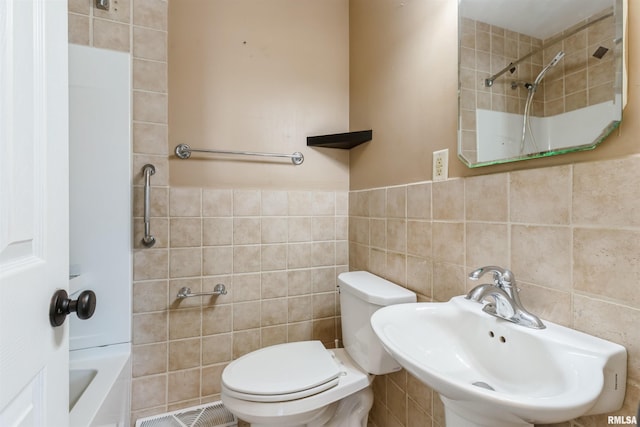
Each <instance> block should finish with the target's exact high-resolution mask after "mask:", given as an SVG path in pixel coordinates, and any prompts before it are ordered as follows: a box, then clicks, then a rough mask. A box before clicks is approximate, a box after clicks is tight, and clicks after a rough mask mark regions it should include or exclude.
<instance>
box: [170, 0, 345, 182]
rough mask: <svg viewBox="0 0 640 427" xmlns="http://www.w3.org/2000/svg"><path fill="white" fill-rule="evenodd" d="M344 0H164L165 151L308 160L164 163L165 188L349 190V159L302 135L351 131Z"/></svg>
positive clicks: (206, 158)
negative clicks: (181, 147)
mask: <svg viewBox="0 0 640 427" xmlns="http://www.w3.org/2000/svg"><path fill="white" fill-rule="evenodd" d="M348 25H349V22H348V2H347V0H323V1H315V0H270V1H268V2H265V1H257V0H238V1H228V2H212V1H206V0H180V1H174V2H170V3H169V28H170V42H169V58H170V61H169V93H171V102H170V103H169V129H170V130H169V151H170V153H172V152H173V150H174V148H175V146H176V145H177V144H179V143H186V144H189V145H190V146H191V147H193V148H205V149H217V150H240V151H259V152H272V153H287V154H291V153H293V152H295V151H300V152H302V153H303V154H304V156H305V161H304V163H303V164H302V165H300V166H293V165H292V164H291V162H289V161H288V160H286V159H285V160H276V161H272V160H271V161H264V162H262V161H259V160H258V161H256V160H251V159H249V158H240V157H228V156H227V157H225V156H219V155H218V156H206V155H205V156H202V155H200V156H198V159H194V158H192V159H190V160H179V159H177V158H175V157H172V158H171V159H170V172H171V174H170V175H171V180H170V183H171V185H180V186H198V187H217V188H228V187H233V188H262V189H265V188H279V189H282V188H285V189H325V190H346V189H347V185H348V180H349V175H348V174H349V171H348V161H349V160H348V159H349V154H348V152H347V151H343V150H328V149H316V148H309V147H307V146H306V137H307V136H312V135H322V134H326V133H338V132H346V131H347V130H348V126H349V88H348V86H349V77H348V76H349V42H348V37H349V32H348Z"/></svg>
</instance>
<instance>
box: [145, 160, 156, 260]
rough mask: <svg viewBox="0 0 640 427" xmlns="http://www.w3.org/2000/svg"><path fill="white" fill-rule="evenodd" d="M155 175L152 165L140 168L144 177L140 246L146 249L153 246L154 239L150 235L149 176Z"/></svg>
mask: <svg viewBox="0 0 640 427" xmlns="http://www.w3.org/2000/svg"><path fill="white" fill-rule="evenodd" d="M155 173H156V168H155V166H153V165H152V164H146V165H144V166H143V167H142V174H143V175H144V237H143V238H142V244H143V245H145V246H146V247H147V248H150V247H151V246H153V245H155V243H156V238H155V237H153V236H152V235H151V175H153V174H155Z"/></svg>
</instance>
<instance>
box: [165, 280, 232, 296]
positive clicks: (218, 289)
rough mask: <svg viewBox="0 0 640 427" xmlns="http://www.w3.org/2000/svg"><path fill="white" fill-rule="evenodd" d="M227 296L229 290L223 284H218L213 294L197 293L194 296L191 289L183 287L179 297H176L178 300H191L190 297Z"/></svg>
mask: <svg viewBox="0 0 640 427" xmlns="http://www.w3.org/2000/svg"><path fill="white" fill-rule="evenodd" d="M226 294H227V289H226V288H225V287H224V285H223V284H222V283H218V284H217V285H216V286H215V287H214V288H213V291H212V292H201V293H197V294H192V293H191V288H187V287H186V286H185V287H182V288H180V290H179V291H178V295H176V297H177V298H190V297H202V296H208V295H226Z"/></svg>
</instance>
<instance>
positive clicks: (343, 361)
mask: <svg viewBox="0 0 640 427" xmlns="http://www.w3.org/2000/svg"><path fill="white" fill-rule="evenodd" d="M338 281H339V284H340V306H341V312H342V339H343V341H344V346H345V348H344V349H331V350H327V349H325V348H324V346H323V345H322V343H321V342H320V341H301V342H292V343H287V344H279V345H274V346H271V347H265V348H263V349H260V350H256V351H254V352H252V353H249V354H246V355H244V356H242V357H240V358H239V359H237V360H234V361H233V362H231V363H230V364H229V365H228V366H227V367H226V368H225V370H224V371H223V372H222V393H221V396H222V402H223V403H224V405H225V406H226V407H227V408H228V409H229V410H230V411H231V412H233V413H234V414H235V415H237V416H238V417H239V418H240V419H242V420H245V421H247V422H250V423H251V425H252V426H254V427H255V426H278V427H294V426H309V427H315V426H330V427H338V426H340V427H366V425H367V416H368V414H369V410H370V409H371V406H372V405H373V392H372V391H371V387H370V385H371V382H372V381H373V375H371V374H374V375H379V374H387V373H390V372H394V371H397V370H399V369H400V365H398V363H397V362H396V361H395V360H393V359H392V358H391V356H389V355H388V354H387V352H386V351H385V350H384V349H383V348H382V346H381V344H380V343H379V341H378V338H377V337H376V336H375V334H374V333H373V330H372V329H371V324H370V323H369V319H370V318H371V315H372V314H373V313H374V312H375V311H376V310H378V309H379V308H380V307H384V306H387V305H392V304H400V303H409V302H415V301H416V295H415V294H414V293H413V292H411V291H409V290H407V289H405V288H402V287H400V286H398V285H396V284H394V283H391V282H389V281H387V280H385V279H382V278H381V277H378V276H375V275H373V274H371V273H368V272H366V271H353V272H349V273H342V274H340V275H339V276H338Z"/></svg>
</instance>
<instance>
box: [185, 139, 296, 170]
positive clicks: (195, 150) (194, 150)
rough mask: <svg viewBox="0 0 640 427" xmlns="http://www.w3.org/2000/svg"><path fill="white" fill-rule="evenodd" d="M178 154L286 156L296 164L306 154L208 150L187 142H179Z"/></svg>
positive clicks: (186, 156)
mask: <svg viewBox="0 0 640 427" xmlns="http://www.w3.org/2000/svg"><path fill="white" fill-rule="evenodd" d="M175 153H176V156H178V158H180V159H188V158H189V157H191V153H213V154H234V155H240V156H260V157H286V158H289V159H291V162H292V163H293V164H294V165H301V164H302V162H304V156H303V155H302V153H301V152H299V151H296V152H295V153H293V154H280V153H257V152H255V151H225V150H206V149H198V148H191V147H189V146H188V145H187V144H178V145H176V149H175Z"/></svg>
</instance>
